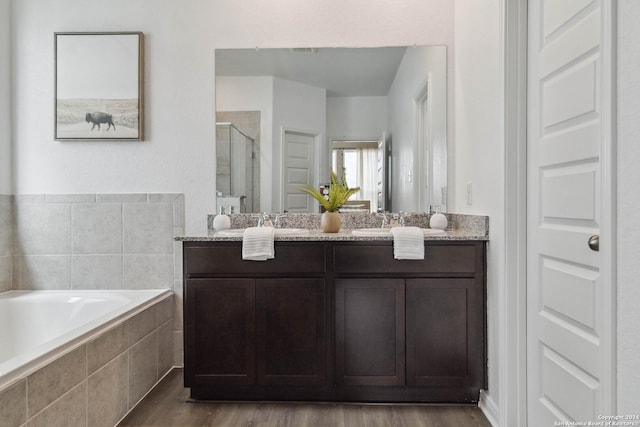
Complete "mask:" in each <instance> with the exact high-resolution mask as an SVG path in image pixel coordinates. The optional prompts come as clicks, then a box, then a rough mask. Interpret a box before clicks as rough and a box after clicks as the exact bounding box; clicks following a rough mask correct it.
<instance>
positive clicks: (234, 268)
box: [184, 242, 325, 276]
mask: <svg viewBox="0 0 640 427" xmlns="http://www.w3.org/2000/svg"><path fill="white" fill-rule="evenodd" d="M275 253H276V256H275V258H274V259H270V260H267V261H244V260H243V259H242V242H237V243H236V242H233V243H232V244H211V245H208V244H202V243H198V244H194V245H191V244H187V245H185V246H184V271H185V273H186V275H187V276H194V275H196V276H206V275H224V274H269V273H290V274H295V273H304V274H307V275H308V274H314V273H318V274H320V273H324V271H325V248H324V246H322V245H299V244H298V245H292V244H279V243H278V242H276V246H275Z"/></svg>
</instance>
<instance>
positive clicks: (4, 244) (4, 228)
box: [0, 194, 14, 292]
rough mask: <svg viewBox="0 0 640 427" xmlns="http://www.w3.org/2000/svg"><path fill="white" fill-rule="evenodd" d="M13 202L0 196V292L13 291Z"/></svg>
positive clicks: (2, 195) (11, 197)
mask: <svg viewBox="0 0 640 427" xmlns="http://www.w3.org/2000/svg"><path fill="white" fill-rule="evenodd" d="M13 200H14V197H13V196H10V195H6V194H0V292H5V291H9V290H11V289H13V234H14V227H13V214H14V209H13V206H14V205H13Z"/></svg>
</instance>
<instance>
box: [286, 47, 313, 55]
mask: <svg viewBox="0 0 640 427" xmlns="http://www.w3.org/2000/svg"><path fill="white" fill-rule="evenodd" d="M289 52H291V53H295V54H301V55H306V54H310V53H317V52H318V48H315V47H292V48H290V49H289Z"/></svg>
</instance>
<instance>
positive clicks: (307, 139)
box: [282, 131, 319, 213]
mask: <svg viewBox="0 0 640 427" xmlns="http://www.w3.org/2000/svg"><path fill="white" fill-rule="evenodd" d="M283 151H284V153H283V162H284V164H283V168H282V169H283V171H284V177H283V195H282V200H283V210H284V211H285V212H291V213H313V212H319V207H318V206H317V204H316V203H314V202H313V201H312V199H311V196H309V195H307V194H306V193H303V192H301V191H300V187H301V186H302V185H303V184H305V183H308V184H311V185H315V182H314V181H315V180H314V177H315V159H314V152H315V135H313V134H310V133H302V132H293V131H285V133H284V142H283Z"/></svg>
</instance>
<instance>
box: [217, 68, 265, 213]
mask: <svg viewBox="0 0 640 427" xmlns="http://www.w3.org/2000/svg"><path fill="white" fill-rule="evenodd" d="M216 110H217V111H260V181H259V182H260V190H259V191H260V206H261V210H262V211H267V212H269V211H271V198H272V191H271V189H272V187H273V182H272V169H273V155H272V152H273V77H271V76H257V77H239V76H238V77H237V76H219V77H216Z"/></svg>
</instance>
